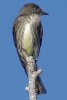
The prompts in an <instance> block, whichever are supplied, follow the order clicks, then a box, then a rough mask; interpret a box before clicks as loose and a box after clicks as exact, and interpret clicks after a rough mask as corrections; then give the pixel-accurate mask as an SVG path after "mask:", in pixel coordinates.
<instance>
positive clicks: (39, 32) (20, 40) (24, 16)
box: [13, 3, 48, 95]
mask: <svg viewBox="0 0 67 100" xmlns="http://www.w3.org/2000/svg"><path fill="white" fill-rule="evenodd" d="M42 15H48V13H47V12H44V11H43V10H42V9H41V8H40V7H39V6H38V5H37V4H34V3H29V4H25V5H24V6H23V7H22V8H21V10H20V12H19V14H18V16H17V17H16V18H15V20H14V23H13V40H14V44H15V47H16V50H17V53H18V56H19V59H20V61H21V64H22V66H23V68H24V70H25V72H26V75H27V76H28V71H27V66H26V59H25V57H24V55H23V51H24V52H25V53H26V54H27V56H28V57H29V56H32V57H33V58H34V59H35V61H36V63H37V59H38V56H39V52H40V47H41V44H42V37H43V27H42V24H41V20H40V17H41V16H42ZM37 69H38V67H36V70H37ZM36 90H37V94H38V95H39V94H45V93H47V91H46V88H45V86H44V85H43V83H42V81H41V78H40V76H38V77H37V80H36Z"/></svg>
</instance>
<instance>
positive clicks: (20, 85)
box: [0, 0, 67, 100]
mask: <svg viewBox="0 0 67 100" xmlns="http://www.w3.org/2000/svg"><path fill="white" fill-rule="evenodd" d="M29 2H33V3H36V4H38V5H39V6H40V7H41V8H42V9H43V10H45V11H46V12H48V13H49V14H50V15H49V16H43V17H41V21H42V24H43V28H44V35H43V42H42V46H41V51H40V55H39V59H38V66H39V68H42V69H43V70H44V72H43V73H42V74H41V78H42V81H43V83H44V85H45V87H46V89H47V94H46V95H41V96H38V100H67V0H49V1H48V0H11V1H9V0H6V1H5V0H1V1H0V100H28V93H27V92H26V91H25V86H27V84H28V79H27V77H26V75H25V72H24V70H23V68H22V67H21V63H20V61H19V58H18V55H17V52H16V49H15V47H14V43H13V37H12V25H13V21H14V19H15V17H16V16H17V15H18V13H19V10H20V8H21V7H22V6H23V5H24V4H26V3H29Z"/></svg>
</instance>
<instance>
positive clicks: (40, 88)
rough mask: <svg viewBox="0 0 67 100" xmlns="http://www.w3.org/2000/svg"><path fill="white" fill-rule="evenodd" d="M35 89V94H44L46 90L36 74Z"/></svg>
mask: <svg viewBox="0 0 67 100" xmlns="http://www.w3.org/2000/svg"><path fill="white" fill-rule="evenodd" d="M36 91H37V94H38V95H39V94H46V93H47V91H46V89H45V87H44V85H43V83H42V81H41V78H40V77H39V76H38V77H37V80H36Z"/></svg>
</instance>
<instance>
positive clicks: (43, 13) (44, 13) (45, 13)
mask: <svg viewBox="0 0 67 100" xmlns="http://www.w3.org/2000/svg"><path fill="white" fill-rule="evenodd" d="M41 14H42V15H49V14H48V13H47V12H43V11H42V13H41Z"/></svg>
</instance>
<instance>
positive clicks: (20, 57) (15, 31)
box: [13, 17, 27, 74]
mask: <svg viewBox="0 0 67 100" xmlns="http://www.w3.org/2000/svg"><path fill="white" fill-rule="evenodd" d="M18 24H19V20H18V17H17V18H16V19H15V21H14V23H13V40H14V44H15V47H16V50H17V53H18V56H19V59H20V62H21V64H22V66H23V67H24V70H25V72H26V74H27V70H26V67H25V63H24V62H23V61H24V60H22V59H23V58H22V56H21V55H20V54H19V51H18V48H17V40H16V33H17V30H18Z"/></svg>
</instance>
